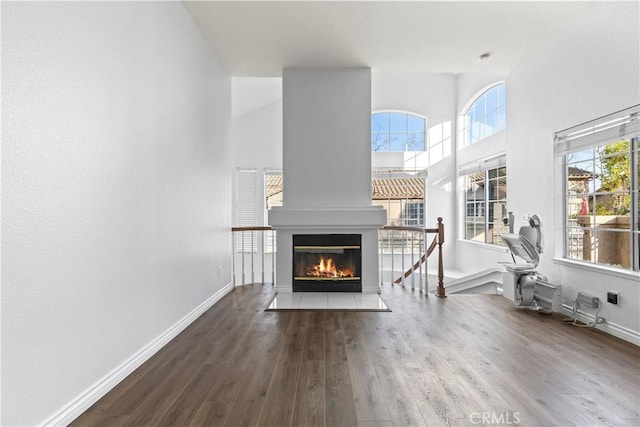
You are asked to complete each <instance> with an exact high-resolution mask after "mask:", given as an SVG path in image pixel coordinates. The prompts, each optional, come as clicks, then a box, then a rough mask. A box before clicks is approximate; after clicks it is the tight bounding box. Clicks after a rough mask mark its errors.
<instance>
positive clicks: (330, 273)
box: [307, 257, 353, 277]
mask: <svg viewBox="0 0 640 427" xmlns="http://www.w3.org/2000/svg"><path fill="white" fill-rule="evenodd" d="M307 274H308V275H309V276H314V277H353V271H351V270H350V269H348V268H345V269H338V268H337V267H336V265H335V264H334V263H333V259H332V258H327V259H326V260H325V259H324V257H320V262H319V263H318V265H314V266H312V267H311V268H309V270H308V271H307Z"/></svg>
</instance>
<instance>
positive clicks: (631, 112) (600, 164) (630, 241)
mask: <svg viewBox="0 0 640 427" xmlns="http://www.w3.org/2000/svg"><path fill="white" fill-rule="evenodd" d="M639 114H640V106H634V107H631V108H629V109H626V110H623V111H620V112H617V113H614V114H611V115H608V116H606V117H602V118H600V119H597V120H593V121H591V122H588V123H584V124H582V125H579V126H576V127H573V128H570V129H567V130H565V131H562V132H558V133H556V136H555V143H556V152H557V155H558V156H559V157H560V159H561V160H562V162H563V166H564V180H563V183H562V185H563V187H564V208H565V226H564V235H565V239H564V241H565V245H564V258H567V259H572V260H577V261H583V262H589V263H593V264H600V265H609V266H614V267H618V268H623V269H627V270H636V271H638V270H640V249H639V246H640V207H639V202H638V187H639V184H638V179H639V175H640V170H639V167H640V166H639V164H638V151H639V149H640V119H639V117H638V116H639Z"/></svg>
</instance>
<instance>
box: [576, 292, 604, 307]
mask: <svg viewBox="0 0 640 427" xmlns="http://www.w3.org/2000/svg"><path fill="white" fill-rule="evenodd" d="M576 300H577V301H578V304H581V305H583V306H585V307H590V308H598V306H599V305H600V299H599V298H598V297H596V296H593V295H590V294H588V293H586V292H578V298H576Z"/></svg>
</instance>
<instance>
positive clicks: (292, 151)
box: [269, 68, 386, 293]
mask: <svg viewBox="0 0 640 427" xmlns="http://www.w3.org/2000/svg"><path fill="white" fill-rule="evenodd" d="M283 120H284V123H283V178H284V189H283V190H284V194H283V206H282V207H280V208H274V209H272V210H271V211H270V212H269V224H270V225H272V226H273V227H274V228H276V229H277V231H278V238H277V244H278V254H277V257H276V288H277V290H278V291H279V292H291V290H292V269H293V258H292V248H293V243H292V236H293V235H294V234H341V233H345V234H348V233H360V234H362V292H367V293H374V292H378V291H379V276H378V275H379V271H378V244H377V242H378V229H379V228H380V227H381V226H383V225H384V224H385V223H386V213H385V211H384V209H382V208H381V207H378V206H372V205H371V70H370V69H368V68H340V69H302V68H290V69H285V70H284V71H283Z"/></svg>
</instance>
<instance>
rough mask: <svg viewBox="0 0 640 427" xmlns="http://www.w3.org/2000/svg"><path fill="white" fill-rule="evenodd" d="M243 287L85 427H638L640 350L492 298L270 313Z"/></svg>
mask: <svg viewBox="0 0 640 427" xmlns="http://www.w3.org/2000/svg"><path fill="white" fill-rule="evenodd" d="M273 295H274V289H273V287H272V286H271V285H249V286H244V287H239V288H236V290H234V291H233V292H232V293H231V294H229V295H227V296H226V297H224V298H223V299H222V300H221V301H220V302H219V303H218V304H216V305H215V306H214V307H212V308H211V309H210V310H209V311H207V312H206V313H205V314H204V315H202V316H201V317H200V318H199V319H198V320H197V321H195V322H194V323H193V324H192V325H191V326H190V327H189V328H187V329H186V330H185V331H184V332H183V333H182V334H180V335H179V336H178V337H176V338H175V339H174V340H173V341H171V342H170V343H169V344H168V345H167V346H165V347H164V348H163V349H162V350H160V351H159V352H158V353H157V354H156V355H154V356H153V357H152V358H151V359H150V360H148V361H147V362H146V363H145V364H143V365H142V366H141V367H140V368H139V369H137V370H136V371H135V372H134V373H133V374H131V375H130V376H129V377H128V378H126V379H125V380H124V381H122V382H121V383H120V384H119V385H118V386H116V387H115V388H114V389H113V390H112V391H110V392H109V393H108V394H107V395H106V396H104V397H103V398H102V399H101V400H100V401H98V402H97V403H96V404H95V405H93V406H92V407H91V408H89V409H88V410H87V411H86V412H85V413H84V414H83V415H81V416H80V417H79V418H78V419H77V420H75V421H74V423H73V424H72V425H75V426H173V425H175V426H187V425H194V426H277V427H280V426H332V427H333V426H337V427H340V426H345V427H347V426H370V427H374V426H380V427H382V426H472V425H488V424H491V425H516V424H517V425H526V426H580V427H582V426H600V425H603V426H638V425H640V349H639V348H638V347H636V346H633V345H631V344H629V343H626V342H624V341H622V340H619V339H617V338H615V337H611V336H609V335H606V334H604V333H601V332H599V331H595V330H591V329H585V328H576V327H573V326H569V325H567V324H564V323H563V322H561V321H560V318H559V317H557V316H555V315H554V316H545V315H541V314H538V313H535V312H531V311H527V310H521V309H517V308H515V307H514V306H513V305H512V304H511V303H509V302H508V301H507V300H506V299H504V298H502V297H499V296H486V295H452V296H450V297H449V298H446V299H438V298H435V297H433V296H429V297H425V296H424V295H421V294H419V293H417V292H413V291H411V290H410V289H408V288H403V287H400V286H394V287H391V286H386V287H385V288H383V292H382V299H383V300H384V301H385V302H386V303H387V305H388V306H389V307H390V308H391V310H393V311H392V312H390V313H389V312H334V311H287V312H265V311H264V309H265V308H266V307H267V306H268V304H269V302H270V300H271V299H272V298H273Z"/></svg>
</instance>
